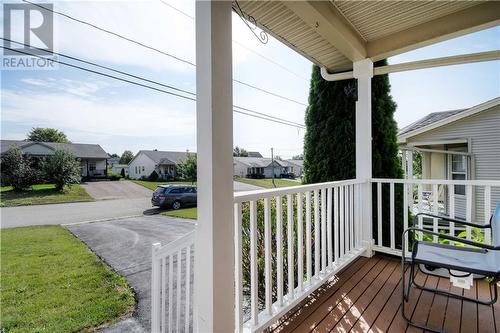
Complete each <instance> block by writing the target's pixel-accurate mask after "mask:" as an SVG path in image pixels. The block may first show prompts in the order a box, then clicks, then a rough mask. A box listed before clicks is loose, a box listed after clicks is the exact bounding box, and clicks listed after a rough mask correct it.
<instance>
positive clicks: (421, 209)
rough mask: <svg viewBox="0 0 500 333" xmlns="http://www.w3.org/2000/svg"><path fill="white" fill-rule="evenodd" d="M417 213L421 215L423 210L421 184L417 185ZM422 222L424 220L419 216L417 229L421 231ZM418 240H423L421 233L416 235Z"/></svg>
mask: <svg viewBox="0 0 500 333" xmlns="http://www.w3.org/2000/svg"><path fill="white" fill-rule="evenodd" d="M417 191H418V212H419V213H421V212H422V211H423V208H424V204H423V194H422V192H423V191H422V184H418V189H417ZM423 222H424V219H423V217H422V216H419V217H418V228H419V229H422V227H423ZM418 239H419V240H422V239H423V235H422V233H421V232H419V233H418Z"/></svg>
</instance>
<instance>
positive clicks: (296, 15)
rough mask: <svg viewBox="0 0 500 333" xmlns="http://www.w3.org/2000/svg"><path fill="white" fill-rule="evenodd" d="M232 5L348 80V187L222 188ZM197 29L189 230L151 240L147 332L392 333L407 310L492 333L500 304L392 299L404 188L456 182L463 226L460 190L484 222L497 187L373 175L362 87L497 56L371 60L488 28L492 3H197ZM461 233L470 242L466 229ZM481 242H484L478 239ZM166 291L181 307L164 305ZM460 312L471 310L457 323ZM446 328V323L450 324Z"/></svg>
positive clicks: (495, 183) (398, 276)
mask: <svg viewBox="0 0 500 333" xmlns="http://www.w3.org/2000/svg"><path fill="white" fill-rule="evenodd" d="M233 10H234V11H236V12H237V13H238V14H239V15H240V16H241V18H242V19H243V20H246V21H247V23H248V26H249V28H250V29H252V31H253V32H254V33H255V37H256V38H260V39H261V40H263V41H264V42H266V41H267V38H266V33H267V34H270V35H272V36H273V37H275V38H276V39H277V40H279V41H281V42H283V43H284V44H285V45H287V46H289V47H290V48H292V49H293V50H295V51H297V52H298V53H299V54H301V55H303V56H305V57H306V58H307V59H309V60H311V61H312V62H313V63H315V64H316V65H318V66H320V67H321V68H322V76H323V78H324V79H325V80H329V81H336V80H345V79H354V80H356V82H357V85H356V92H357V94H356V95H357V102H356V106H355V114H354V115H353V116H354V117H355V144H356V151H355V161H356V173H355V179H350V180H345V181H336V182H325V183H319V184H308V185H301V186H296V187H287V188H278V189H271V190H258V191H249V192H239V193H234V190H233V174H234V159H233V155H232V153H233V147H234V144H233V104H234V103H233V90H232V86H233V75H232V69H233V56H232V40H233V36H232V31H233V30H232V18H233ZM195 23H196V94H197V97H196V113H197V121H196V138H197V150H198V155H197V159H198V182H197V186H198V221H197V222H198V223H197V225H196V230H195V231H194V232H192V233H189V234H186V235H185V236H183V237H181V238H179V239H176V240H175V241H173V242H170V243H167V242H165V243H167V244H161V243H157V244H154V245H153V248H152V273H151V276H152V279H151V283H152V293H151V295H152V303H151V331H152V332H155V333H156V332H163V331H167V330H168V331H171V330H172V329H173V330H175V329H177V331H193V332H263V331H266V330H269V331H274V332H278V331H280V330H281V331H285V330H290V331H292V330H294V331H296V332H309V331H346V332H348V331H352V332H371V331H377V332H404V331H406V330H407V328H408V322H407V320H406V319H405V318H404V317H403V316H402V314H401V311H400V309H403V311H404V310H405V308H409V307H410V306H411V309H409V311H408V312H409V316H410V317H411V318H410V320H412V321H413V320H415V321H418V322H423V323H424V324H425V323H427V322H428V323H429V325H430V326H432V327H433V330H434V331H442V330H445V331H448V332H455V331H460V330H461V331H462V332H463V331H480V332H494V331H496V330H498V326H496V327H495V323H498V321H495V318H496V319H498V305H496V306H495V308H494V309H492V308H491V307H488V306H483V305H477V304H472V305H470V304H467V303H466V301H462V300H457V301H455V299H454V298H448V297H447V296H444V295H438V296H436V297H435V298H434V295H433V294H430V295H427V294H426V293H428V291H427V290H426V291H419V290H415V288H412V292H411V293H410V294H411V297H412V300H413V303H414V304H413V303H410V304H408V303H404V302H402V301H401V296H402V293H401V283H402V276H403V277H405V274H404V271H402V270H401V256H402V255H405V254H404V253H403V251H402V246H403V245H407V243H408V241H407V239H404V238H403V239H402V237H401V232H400V231H398V230H397V228H396V226H401V227H402V228H406V227H408V225H409V222H410V216H409V209H408V208H409V207H410V205H411V204H412V201H411V200H412V197H411V193H413V191H414V190H418V191H419V192H420V191H421V188H422V187H423V185H427V184H430V185H431V186H432V188H433V189H436V188H437V186H438V185H444V186H447V187H448V188H449V189H454V188H455V186H460V185H463V186H465V187H466V191H465V197H466V202H467V218H469V217H470V218H471V217H472V216H473V215H475V214H476V211H477V210H479V208H478V207H474V210H475V211H474V212H473V210H472V206H473V205H472V202H473V197H472V195H471V190H470V189H471V188H472V189H474V191H475V193H480V192H479V191H482V192H481V193H483V196H484V207H483V211H484V219H483V220H482V221H478V222H483V223H488V216H489V215H490V214H491V213H492V212H493V209H494V207H495V206H494V203H493V202H492V199H491V197H492V193H496V192H495V191H496V189H498V188H499V187H500V180H498V178H494V179H484V180H483V179H482V180H477V179H476V180H460V179H456V180H449V179H445V178H444V177H443V178H442V179H418V180H417V179H412V178H410V179H379V178H373V177H372V135H371V133H372V121H371V119H372V103H371V96H372V88H371V82H372V78H373V76H376V75H384V74H388V73H393V72H402V71H408V70H415V69H420V70H421V69H426V68H430V67H436V66H448V65H454V64H464V63H471V62H479V61H494V60H498V59H499V58H500V51H497V50H494V51H487V52H480V53H475V54H464V55H453V56H451V55H450V56H448V57H442V58H435V59H426V60H422V61H413V62H407V63H399V64H390V65H386V66H375V67H374V62H376V61H378V60H381V59H386V58H389V57H392V56H395V55H398V54H402V53H404V52H408V51H410V50H415V49H417V48H420V47H424V46H427V45H431V44H433V43H436V42H438V41H444V40H447V39H450V38H454V37H458V36H462V35H465V34H467V33H471V32H475V31H479V30H482V29H485V28H490V27H494V26H497V25H498V24H499V23H500V2H496V1H232V2H231V1H214V0H197V1H196V15H195ZM259 28H261V29H263V31H260V30H259ZM261 32H262V33H261ZM471 84H474V83H471ZM324 135H330V133H325V134H324ZM492 135H494V134H491V133H490V134H489V136H492ZM497 135H498V133H497ZM472 142H474V140H472ZM472 144H474V143H472ZM491 177H494V175H491ZM395 188H398V189H399V188H403V189H404V191H399V190H398V192H396V190H395ZM385 189H388V191H386V190H385ZM436 192H437V190H436ZM383 193H389V194H390V195H382V194H383ZM396 195H397V196H398V198H397V199H401V200H400V201H401V202H402V204H401V205H400V206H401V210H400V211H398V214H395V207H396V206H397V205H396V204H395V201H396ZM450 199H451V201H453V200H454V199H455V198H454V196H450ZM398 201H399V200H398ZM451 201H450V203H449V204H450V207H454V206H453V204H452V203H451ZM383 202H385V203H387V202H388V203H389V204H390V205H386V204H382V203H383ZM387 206H390V208H387ZM476 206H477V205H476ZM434 207H437V206H434ZM271 209H274V210H271ZM259 212H261V214H259ZM273 212H274V213H273ZM453 214H454V212H453V211H451V210H450V215H451V217H454V215H453ZM434 220H435V223H434V224H433V228H434V229H433V230H435V231H436V233H435V234H434V235H433V237H434V238H436V239H435V240H434V239H433V237H431V239H432V241H434V242H437V238H438V237H440V236H439V235H440V233H439V232H445V233H448V234H449V235H450V237H451V235H452V234H453V235H455V229H454V225H453V224H450V225H449V228H448V229H443V228H442V227H441V226H440V225H439V224H438V223H437V219H434ZM471 220H472V219H471ZM243 221H245V222H246V223H243ZM278 231H280V232H278ZM282 231H286V232H282ZM466 233H467V235H466V236H467V239H470V238H471V228H470V227H468V228H466ZM312 235H314V237H312ZM484 243H486V244H490V243H491V234H490V233H488V232H487V231H485V232H484ZM436 246H437V245H436ZM285 249H286V250H285ZM461 249H462V250H463V249H464V248H463V247H462V248H461ZM244 251H245V252H244ZM285 251H286V254H287V255H286V256H284V255H283V253H284V252H285ZM378 253H386V254H391V255H393V256H397V257H398V259H389V258H388V257H387V256H380V255H378ZM406 254H407V253H406ZM193 261H194V262H193ZM286 262H287V263H286ZM295 262H296V263H297V264H296V265H295V264H294V263H295ZM172 268H173V269H172ZM244 273H245V275H244ZM407 275H409V274H407ZM419 276H420V273H419V275H417V279H420V278H419ZM167 281H168V282H167ZM420 281H421V283H422V284H425V287H427V289H428V290H432V289H433V288H436V286H438V287H439V288H441V287H442V285H444V287H443V288H447V290H448V288H449V286H450V280H447V279H445V278H438V277H432V276H430V277H428V278H427V277H422V279H420ZM483 282H484V281H483ZM483 282H478V281H475V282H473V285H474V287H473V288H471V289H470V290H465V291H463V293H464V295H469V296H475V295H476V291H477V294H479V293H481V292H482V293H483V295H484V294H486V296H485V297H488V295H489V290H488V289H487V288H488V286H487V285H486V284H485V283H483ZM173 286H176V288H175V289H174V287H173ZM182 286H185V288H184V289H183V288H182ZM261 287H262V288H261ZM476 287H477V288H476ZM179 290H181V292H180V293H179ZM413 291H415V294H413ZM460 291H462V290H461V289H460ZM174 295H175V296H174ZM415 295H417V297H416V298H415V297H414V296H415ZM419 295H422V297H420V296H419ZM460 295H461V294H460ZM174 297H175V298H177V303H178V304H183V305H185V306H181V307H179V306H176V307H175V311H173V307H172V306H170V305H171V304H172V303H171V302H172V301H173V300H174ZM439 297H442V298H441V299H440V300H439V301H437V302H436V301H434V302H433V301H432V300H437V298H439ZM448 299H449V300H450V301H448ZM497 304H498V303H497ZM480 307H481V308H480ZM462 309H465V310H463V311H466V312H467V313H468V314H469V313H470V315H465V316H461V317H460V316H458V317H457V315H456V314H457V313H460V312H461V311H462ZM479 309H481V310H480V311H479ZM463 311H462V313H465V312H463ZM453 325H454V326H455V327H458V328H455V329H454V330H453V329H452V330H450V329H449V328H448V327H450V326H453ZM460 327H462V328H460ZM467 327H470V328H471V329H468V328H467ZM179 328H180V329H179Z"/></svg>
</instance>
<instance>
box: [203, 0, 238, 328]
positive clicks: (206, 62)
mask: <svg viewBox="0 0 500 333" xmlns="http://www.w3.org/2000/svg"><path fill="white" fill-rule="evenodd" d="M231 46H232V45H231V1H207V0H197V1H196V92H197V101H196V115H197V117H196V121H197V123H196V126H197V130H196V133H197V148H198V149H197V150H198V154H197V159H198V226H197V232H196V250H195V251H196V253H195V289H194V291H195V294H194V295H195V304H196V312H195V323H196V325H197V331H198V332H234V296H233V295H234V293H233V286H234V268H233V264H234V245H233V242H234V238H233V218H232V216H233V154H232V151H233V111H232V104H233V97H232V50H231Z"/></svg>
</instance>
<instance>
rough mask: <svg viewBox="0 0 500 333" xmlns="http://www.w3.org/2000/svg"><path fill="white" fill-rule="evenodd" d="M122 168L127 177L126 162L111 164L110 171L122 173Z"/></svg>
mask: <svg viewBox="0 0 500 333" xmlns="http://www.w3.org/2000/svg"><path fill="white" fill-rule="evenodd" d="M122 170H124V171H123V173H124V174H125V177H128V164H113V166H112V167H111V172H112V173H115V174H118V175H121V174H122Z"/></svg>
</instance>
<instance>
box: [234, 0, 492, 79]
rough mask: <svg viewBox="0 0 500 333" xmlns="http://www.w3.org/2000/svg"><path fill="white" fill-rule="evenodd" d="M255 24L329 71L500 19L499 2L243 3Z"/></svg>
mask: <svg viewBox="0 0 500 333" xmlns="http://www.w3.org/2000/svg"><path fill="white" fill-rule="evenodd" d="M239 4H240V7H241V8H242V10H243V11H244V12H245V13H246V14H247V15H251V16H253V17H254V18H255V19H256V21H257V24H258V25H259V26H260V27H261V28H263V29H264V30H266V31H267V32H268V33H270V34H271V35H272V36H274V37H276V38H277V39H279V40H281V41H283V42H284V43H286V44H287V45H289V46H290V47H292V48H293V49H295V50H296V51H297V52H299V53H300V54H302V55H304V56H305V57H307V58H308V59H310V60H311V61H312V62H314V63H315V64H317V65H319V66H321V67H326V68H328V69H329V70H330V71H331V72H340V71H346V70H350V69H352V62H353V61H357V60H361V59H364V58H366V57H369V58H371V59H372V60H373V61H377V60H380V59H383V58H386V57H389V56H393V55H396V54H399V53H402V52H406V51H409V50H412V49H415V48H418V47H422V46H425V45H429V44H432V43H435V42H438V41H442V40H446V39H450V38H453V37H457V36H460V35H464V34H467V33H470V32H473V31H478V30H481V29H485V28H488V27H492V26H495V25H497V24H499V23H500V2H497V1H387V2H385V1H300V2H299V1H260V0H249V1H248V0H247V1H241V2H239Z"/></svg>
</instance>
